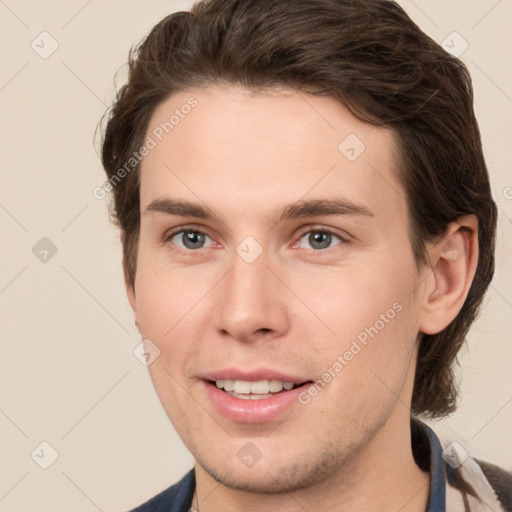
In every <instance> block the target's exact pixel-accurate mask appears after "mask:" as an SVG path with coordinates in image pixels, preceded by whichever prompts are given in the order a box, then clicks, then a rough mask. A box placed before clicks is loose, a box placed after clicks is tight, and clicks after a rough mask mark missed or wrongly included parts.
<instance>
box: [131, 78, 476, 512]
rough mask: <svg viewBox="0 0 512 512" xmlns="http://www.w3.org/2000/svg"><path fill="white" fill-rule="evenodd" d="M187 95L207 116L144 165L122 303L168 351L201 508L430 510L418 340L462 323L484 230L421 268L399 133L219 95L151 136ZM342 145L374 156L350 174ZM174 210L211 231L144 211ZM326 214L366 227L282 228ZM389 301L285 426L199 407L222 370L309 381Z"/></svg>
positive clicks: (437, 252) (200, 98)
mask: <svg viewBox="0 0 512 512" xmlns="http://www.w3.org/2000/svg"><path fill="white" fill-rule="evenodd" d="M191 96H193V97H194V98H195V99H196V100H197V102H198V104H197V107H195V108H194V109H193V110H192V111H191V112H190V114H188V115H187V116H184V118H183V119H180V122H179V124H178V125H177V126H175V127H174V129H173V130H172V132H170V133H169V134H168V135H167V136H165V137H164V138H163V139H162V141H161V142H159V143H158V144H157V146H156V147H155V148H154V149H152V150H151V151H150V152H149V154H148V155H147V156H146V157H145V158H144V161H143V163H142V166H141V185H140V200H141V232H140V240H139V247H138V256H137V258H138V266H137V274H136V280H135V286H131V284H130V283H129V282H127V293H128V297H129V300H130V304H131V306H132V309H133V311H134V315H135V320H136V323H137V326H138V328H139V330H140V332H141V335H142V337H143V338H145V339H150V340H151V341H152V342H153V343H154V344H155V345H156V346H157V347H158V348H159V350H160V356H159V357H158V358H157V359H156V360H155V361H154V362H153V363H152V364H151V365H150V366H149V370H150V374H151V378H152V381H153V383H154V386H155V389H156V391H157V394H158V396H159V399H160V401H161V402H162V405H163V407H164V409H165V411H166V413H167V415H168V417H169V418H170V420H171V421H172V423H173V425H174V427H175V428H176V430H177V432H178V434H179V435H180V437H181V438H182V440H183V441H184V443H185V444H186V446H187V447H188V449H189V450H190V451H191V453H192V454H193V455H194V457H195V460H196V466H195V469H196V479H197V493H198V500H199V510H201V512H205V511H206V512H208V511H215V510H217V511H218V510H223V511H225V512H229V511H235V510H236V511H253V510H254V511H256V510H258V511H260V510H266V511H278V510H279V511H303V510H322V509H323V510H331V511H341V510H351V511H355V512H357V511H363V510H364V511H367V510H381V511H393V512H395V511H398V510H401V511H402V512H405V511H409V512H412V511H424V510H425V509H426V503H427V500H428V493H429V475H428V474H426V473H423V472H422V471H420V469H419V468H418V467H417V466H416V465H415V463H414V460H413V458H412V452H411V448H410V423H409V422H410V414H411V413H410V403H411V396H412V388H413V382H414V371H415V366H416V354H417V348H418V339H419V334H420V333H422V332H424V333H435V332H439V331H440V330H442V329H443V328H444V327H445V326H446V325H448V324H449V322H450V321H451V320H452V319H453V318H454V317H455V315H456V314H457V312H458V311H459V310H460V308H461V307H462V304H463V302H464V299H465V297H466V295H467V292H468V290H469V285H470V283H471V280H472V278H473V275H474V270H475V266H476V261H477V258H478V253H477V239H476V235H475V234H473V233H474V232H476V228H477V224H476V219H475V218H474V216H466V217H464V218H461V219H459V220H458V222H457V223H453V224H451V225H449V226H448V227H447V230H446V234H445V236H444V237H443V238H441V239H440V240H437V241H436V242H435V243H433V244H432V245H430V246H428V251H429V252H428V254H429V259H430V265H429V266H428V267H425V268H422V269H418V268H417V266H416V263H415V260H414V257H413V253H412V249H411V245H410V240H409V236H408V212H407V206H406V203H405V199H404V197H405V192H404V191H403V189H402V187H401V185H400V183H399V182H398V180H397V177H396V166H397V165H398V163H397V158H396V156H395V151H394V148H395V141H394V137H393V134H392V132H390V131H389V130H387V129H384V128H376V127H372V126H369V125H367V124H365V123H363V122H361V121H359V120H357V119H356V118H355V117H354V116H353V115H352V114H350V113H349V112H348V110H347V109H346V108H345V107H344V106H342V105H341V104H339V103H337V102H336V101H335V100H334V99H332V98H326V97H313V96H309V95H304V94H300V93H297V92H295V91H293V90H286V89H283V90H280V91H274V92H270V91H266V92H265V93H261V92H260V93H252V92H249V91H247V90H244V89H240V88H235V87H220V86H211V87H210V88H208V89H207V90H200V89H198V90H194V89H191V90H189V91H185V92H180V93H178V94H174V95H173V96H171V97H170V98H168V99H167V100H166V101H165V102H164V103H162V104H161V105H160V106H159V107H158V108H157V109H156V110H155V112H154V114H153V117H152V119H151V122H150V125H149V128H148V132H147V133H148V134H149V135H150V134H151V133H152V130H153V129H154V128H155V127H157V126H158V125H159V124H160V123H161V122H164V121H166V120H168V119H169V116H170V115H171V114H172V113H173V111H174V110H175V109H176V108H180V106H181V105H183V104H185V103H186V102H187V100H188V99H189V98H190V97H191ZM349 134H355V135H357V137H358V138H359V139H360V140H361V141H363V143H364V145H365V147H366V149H365V151H364V152H363V153H362V154H361V155H360V156H359V157H358V158H357V159H356V160H355V161H352V162H351V161H349V160H348V159H347V158H346V157H345V156H344V155H343V154H342V152H340V151H339V150H338V146H339V144H340V142H342V141H343V140H344V139H345V138H346V137H347V136H348V135H349ZM164 198H167V199H174V200H182V201H190V202H193V203H196V204H198V205H202V206H207V207H208V208H209V209H210V210H211V211H212V212H213V214H214V217H212V218H210V219H202V218H196V217H193V216H190V215H187V216H181V215H170V214H168V213H164V212H160V211H148V209H147V208H148V205H150V204H151V203H152V202H153V201H155V200H159V199H164ZM333 198H342V199H345V200H350V201H352V202H353V203H357V204H359V205H363V206H364V207H365V208H366V209H368V210H370V211H371V213H372V215H359V214H352V215H350V214H343V215H315V216H311V215H309V216H307V217H303V218H289V219H286V220H282V221H280V222H278V221H276V219H277V218H278V216H279V213H280V212H281V211H282V209H283V208H284V207H285V206H286V205H289V204H292V203H295V202H297V201H299V200H302V201H305V200H317V199H333ZM461 226H467V227H469V228H471V229H473V233H471V232H468V231H464V230H461V229H459V228H460V227H461ZM180 228H181V229H184V228H186V229H188V230H192V231H194V230H195V231H200V232H202V233H205V234H206V235H207V237H206V238H205V240H206V243H205V246H204V247H202V248H198V249H190V248H186V247H185V246H184V245H183V238H182V236H181V234H178V235H174V236H172V232H174V233H175V232H179V230H180ZM325 229H327V230H328V231H330V232H332V233H333V235H334V236H333V237H332V238H331V242H330V245H329V243H327V247H325V248H318V247H319V246H318V245H314V246H313V245H311V239H310V238H309V234H310V233H311V231H312V232H313V233H316V232H318V231H320V232H322V230H325ZM305 235H307V236H305ZM248 236H251V237H253V238H254V239H255V240H256V241H257V243H258V244H259V246H260V248H261V249H262V253H261V254H260V255H259V256H258V257H257V258H256V259H255V260H254V261H253V262H252V263H247V262H246V261H245V260H244V259H243V258H242V257H241V256H240V255H239V254H238V253H237V252H236V248H237V246H238V245H239V244H240V243H241V242H242V241H243V240H244V239H245V238H246V237H248ZM338 237H339V238H338ZM313 242H314V241H313ZM314 247H315V248H314ZM454 251H455V252H454ZM454 254H455V257H454ZM396 303H398V304H399V305H400V306H401V311H400V312H399V313H397V314H396V316H395V317H394V318H393V319H392V320H389V322H387V323H386V324H385V327H384V328H382V329H381V330H379V332H378V335H377V336H375V337H374V338H373V339H370V340H369V342H368V344H367V346H365V347H364V348H363V349H362V350H361V351H360V352H359V353H358V354H357V355H356V356H355V357H354V358H353V359H352V360H351V361H349V362H348V364H347V365H346V366H344V368H343V370H342V371H340V372H338V373H336V375H335V377H334V378H332V380H331V381H330V382H329V383H328V385H327V386H325V387H324V388H323V389H322V390H321V391H320V392H319V393H318V394H317V396H315V397H314V398H312V399H311V401H310V402H309V403H308V404H307V405H302V404H300V403H297V404H294V405H293V407H292V408H291V409H290V411H289V414H288V415H287V416H286V417H282V418H279V419H278V420H275V421H274V420H272V421H268V422H264V423H260V424H249V423H241V422H236V421H233V420H229V419H227V418H225V417H224V416H222V415H221V414H220V413H219V412H218V411H217V410H216V409H215V407H214V406H213V405H212V403H211V402H210V400H209V398H208V396H207V394H206V393H205V389H204V383H203V382H202V381H201V376H204V375H205V373H208V372H210V371H213V370H217V369H220V368H226V367H236V368H243V369H247V370H253V369H258V368H271V369H273V370H278V371H281V372H284V373H287V374H293V375H300V376H304V380H312V381H316V380H318V379H320V378H321V376H322V374H324V372H326V371H327V370H328V369H329V368H330V367H331V368H332V366H333V363H334V362H335V361H336V360H337V358H338V356H339V355H340V354H344V353H345V352H346V351H347V350H348V349H349V348H350V346H351V343H352V341H353V340H354V339H355V338H356V337H357V335H358V334H360V333H361V332H362V331H363V330H364V329H365V328H367V327H370V326H373V325H375V323H376V321H377V320H379V318H381V317H380V315H381V314H383V313H385V312H386V311H387V310H389V309H390V308H392V305H393V304H396ZM248 442H251V443H252V444H253V445H255V446H256V448H257V450H258V451H259V452H260V453H261V459H260V460H259V461H258V462H257V463H256V464H255V465H254V466H253V467H251V468H248V467H246V466H245V465H244V464H242V463H241V461H240V459H239V458H238V457H237V453H238V452H239V451H240V450H241V449H242V448H243V447H244V446H245V445H246V444H247V443H248ZM194 504H195V502H194Z"/></svg>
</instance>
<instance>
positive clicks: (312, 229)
mask: <svg viewBox="0 0 512 512" xmlns="http://www.w3.org/2000/svg"><path fill="white" fill-rule="evenodd" d="M186 232H193V233H199V234H201V235H205V236H207V237H208V238H210V239H211V240H212V241H213V237H211V236H210V235H209V234H208V233H207V232H206V231H203V230H202V229H198V227H197V226H181V227H179V228H176V229H174V230H172V231H169V232H166V233H165V235H164V237H163V242H164V243H168V242H170V240H171V239H172V238H173V237H174V236H176V235H179V234H180V233H186ZM308 233H325V234H328V235H331V236H334V237H336V238H339V240H340V242H339V243H337V244H335V245H333V246H332V247H327V248H326V249H313V248H307V249H306V250H307V251H308V252H309V253H323V252H327V251H328V250H329V249H334V248H336V247H337V246H339V245H344V244H347V243H349V239H348V236H347V235H341V234H340V233H339V232H337V231H335V230H333V229H330V228H328V227H325V226H321V225H317V226H307V228H304V229H303V230H301V231H300V233H299V234H297V235H296V236H295V237H294V238H295V242H293V244H292V248H294V249H295V248H296V247H295V246H296V245H297V244H298V243H299V242H300V240H301V239H302V238H303V237H304V235H307V234H308ZM214 243H215V242H214ZM173 245H174V248H173V250H175V251H177V252H180V253H181V254H185V255H188V256H193V255H194V253H198V252H199V251H200V250H201V249H203V248H202V247H201V248H199V249H195V250H194V249H185V250H184V249H182V248H181V247H177V246H176V245H175V244H173ZM206 249H211V247H207V248H206Z"/></svg>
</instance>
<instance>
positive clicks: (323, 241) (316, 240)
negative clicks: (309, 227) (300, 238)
mask: <svg viewBox="0 0 512 512" xmlns="http://www.w3.org/2000/svg"><path fill="white" fill-rule="evenodd" d="M331 238H332V237H331V235H330V234H329V233H324V232H322V231H317V232H316V233H311V234H310V235H309V243H310V244H311V247H313V248H314V249H325V248H327V247H329V245H331Z"/></svg>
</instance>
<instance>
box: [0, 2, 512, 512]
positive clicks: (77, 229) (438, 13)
mask: <svg viewBox="0 0 512 512" xmlns="http://www.w3.org/2000/svg"><path fill="white" fill-rule="evenodd" d="M400 4H401V5H403V7H404V8H405V9H406V10H407V12H408V13H409V14H410V15H411V16H412V18H413V19H414V20H415V21H416V22H417V23H418V24H419V25H420V26H421V27H422V28H423V29H424V30H425V31H426V32H427V33H428V34H430V35H431V36H432V37H433V38H434V39H436V40H437V41H439V42H441V41H443V40H445V38H446V37H447V36H449V35H450V34H451V33H452V32H453V31H457V32H458V33H460V34H461V35H462V37H463V38H464V40H466V41H467V42H468V44H469V47H468V49H467V50H466V51H465V53H464V54H463V55H462V60H463V61H464V62H466V63H467V65H468V66H469V68H470V71H471V73H472V76H473V79H474V85H475V96H476V99H475V101H476V109H477V113H478V117H479V120H480V126H481V130H482V135H483V140H484V145H485V152H486V156H487V159H488V165H489V168H490V172H491V177H492V184H493V190H494V195H495V198H496V200H497V202H498V205H499V208H500V221H499V246H498V253H497V264H498V271H497V275H496V277H495V279H494V282H493V284H492V288H491V290H490V293H489V295H488V298H487V301H486V307H485V308H484V310H483V312H482V315H481V318H480V320H479V322H478V324H477V325H476V326H475V328H474V329H473V331H472V334H471V336H470V337H469V340H468V341H469V343H468V346H467V347H466V348H465V349H464V350H463V352H462V354H461V358H460V360H461V366H462V372H461V374H462V377H461V378H462V391H463V393H462V401H461V405H460V408H459V410H458V412H457V413H456V414H454V415H453V416H452V417H451V418H449V419H448V420H446V421H444V422H442V424H441V425H439V429H440V430H443V431H445V432H446V433H447V434H446V435H447V436H449V438H450V439H453V440H457V441H459V442H460V443H461V444H463V446H465V447H466V449H467V450H468V451H470V452H471V453H473V454H476V455H478V456H481V457H484V458H486V459H488V460H491V461H494V462H496V463H498V464H500V465H502V466H505V467H507V468H509V469H512V455H511V454H512V452H511V450H510V444H511V443H510V440H511V439H510V438H511V434H510V433H511V432H512V377H511V374H512V372H511V371H510V367H511V356H512V344H511V343H510V342H511V340H512V335H511V334H512V328H511V324H510V321H509V320H510V318H511V317H512V271H511V266H510V263H509V261H510V256H511V254H512V220H511V219H512V188H507V187H512V173H511V163H512V158H511V151H510V149H511V147H510V146H511V141H512V123H511V119H512V70H511V61H512V50H511V49H512V36H511V30H510V27H511V22H512V1H511V0H500V1H497V0H473V1H467V0H448V1H446V0H435V1H432V0H429V1H427V0H415V1H414V2H413V1H412V0H402V1H400ZM190 5H191V2H189V1H181V2H180V1H164V0H151V1H146V2H133V1H131V2H124V1H121V0H109V1H103V2H100V1H99V0H89V1H84V0H73V1H68V2H57V1H55V0H53V1H45V2H36V1H29V0H24V1H23V0H19V1H16V0H5V1H3V0H0V34H2V35H1V37H2V45H1V48H2V50H1V54H2V59H1V62H2V66H1V69H0V105H1V112H2V123H1V133H0V144H1V153H0V154H1V169H2V180H1V183H2V186H1V189H0V229H1V234H2V249H1V253H2V258H1V262H2V264H1V271H0V272H1V273H0V308H1V322H0V328H1V331H0V336H1V338H0V339H1V345H0V347H1V348H0V350H1V354H0V376H1V386H0V432H1V444H0V450H1V451H0V461H1V463H0V467H1V469H0V511H9V512H22V511H23V512H27V511H51V512H64V511H66V512H69V511H71V510H73V511H75V512H80V511H84V512H85V511H95V510H100V511H105V512H106V511H121V510H126V509H128V508H130V507H133V506H135V505H136V504H138V503H140V502H142V501H143V500H145V499H146V498H148V497H150V496H152V495H154V494H155V493H156V492H158V491H159V490H161V489H163V488H164V487H167V486H168V485H169V484H170V483H172V482H174V481H176V480H177V479H178V478H179V477H181V475H182V474H183V473H184V472H185V471H186V470H188V469H189V468H190V467H191V465H192V458H191V456H190V455H189V454H188V453H187V451H186V450H185V449H184V447H183V446H182V445H181V442H180V440H179V439H178V437H177V435H176V433H175V432H174V431H173V429H172V427H171V426H170V423H169V422H168V420H167V418H166V416H165V415H164V413H163V411H162V409H161V407H160V404H159V402H158V400H157V398H156V395H155V394H154V391H153V389H152V386H151V383H150V380H149V377H148V375H147V369H146V368H145V367H144V366H143V365H142V364H141V363H140V362H139V361H138V360H137V359H136V358H135V357H134V355H133V353H132V351H133V349H134V347H135V346H136V345H137V344H138V343H139V342H140V339H139V336H138V333H137V331H136V329H135V327H134V325H133V321H132V317H131V312H130V310H129V307H128V303H127V301H126V298H125V296H124V288H123V281H122V274H121V265H120V263H121V251H120V244H119V242H118V237H117V233H116V231H115V229H114V228H113V227H111V226H110V225H109V223H108V213H107V209H106V203H105V201H104V200H103V201H101V200H97V199H95V198H94V197H93V195H92V191H93V189H94V187H96V186H98V185H101V184H102V182H103V181H104V176H103V171H102V169H101V165H100V161H99V158H98V156H97V153H96V151H95V149H94V146H93V134H94V130H95V127H96V124H97V122H98V120H99V118H100V116H101V115H102V113H103V112H104V110H105V107H106V105H108V104H109V102H110V101H111V99H112V97H113V93H114V90H115V88H114V85H113V77H114V74H115V72H116V71H117V70H118V69H119V68H120V67H121V66H122V65H123V64H124V62H125V60H126V56H127V52H128V49H129V47H130V46H131V45H132V44H133V43H135V42H137V41H139V40H140V38H141V37H142V36H143V35H144V34H145V33H146V32H147V31H148V30H149V29H150V27H151V26H152V25H154V24H155V23H156V22H157V21H159V20H160V19H161V18H162V17H163V16H164V15H166V14H168V13H170V12H172V11H175V10H179V9H184V8H188V7H189V6H190ZM43 31H47V32H48V33H49V34H51V37H52V38H53V39H54V40H56V41H57V43H58V45H59V46H58V48H57V50H56V51H55V52H54V53H53V54H52V55H50V56H49V57H48V58H46V59H43V58H41V57H40V56H39V54H38V53H36V51H34V50H33V49H32V47H31V43H32V41H34V40H35V43H34V45H39V47H37V46H36V48H38V51H39V52H43V51H48V50H49V49H51V44H52V42H51V40H50V39H49V38H48V36H40V37H38V36H39V34H40V33H41V32H43ZM43 37H45V38H46V39H44V41H43V43H42V42H41V38H43ZM449 40H450V39H449ZM457 44H459V43H457ZM458 47H459V48H460V46H458ZM120 76H121V77H122V76H123V74H122V73H121V75H120ZM43 237H47V238H49V239H50V240H51V241H52V243H53V244H54V245H55V246H56V248H57V251H58V252H57V253H56V254H55V255H54V256H53V257H50V256H51V253H49V255H48V257H47V258H48V261H46V262H42V261H40V259H38V257H36V255H35V254H33V252H32V248H33V246H34V245H35V244H36V243H37V242H38V241H39V240H40V239H41V238H43ZM36 252H37V251H36ZM40 256H41V255H40ZM507 258H508V262H507ZM43 441H46V442H47V443H49V444H50V445H51V446H52V447H53V448H54V449H55V450H56V452H57V453H58V458H57V459H56V460H55V462H54V463H53V464H52V465H51V466H50V467H48V469H42V468H41V467H40V466H39V464H41V463H45V462H46V463H48V462H51V450H50V449H49V448H48V447H45V446H44V445H43V446H42V447H41V446H40V443H41V442H43ZM34 450H35V452H34ZM33 452H34V455H33V458H32V457H31V453H33Z"/></svg>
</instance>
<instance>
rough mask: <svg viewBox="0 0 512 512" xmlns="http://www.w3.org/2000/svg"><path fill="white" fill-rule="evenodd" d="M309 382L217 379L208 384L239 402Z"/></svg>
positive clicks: (265, 396) (257, 398)
mask: <svg viewBox="0 0 512 512" xmlns="http://www.w3.org/2000/svg"><path fill="white" fill-rule="evenodd" d="M309 382H311V381H307V382H302V383H294V382H285V381H281V380H277V379H264V380H258V381H249V380H232V379H217V380H215V381H209V383H210V384H212V385H215V386H216V387H217V388H219V389H221V390H222V391H224V392H226V393H227V394H228V395H229V396H232V397H233V398H238V399H241V400H262V399H266V398H270V397H272V396H274V395H277V394H279V393H282V392H286V391H291V390H292V389H295V388H297V387H300V386H303V385H304V384H307V383H309Z"/></svg>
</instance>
